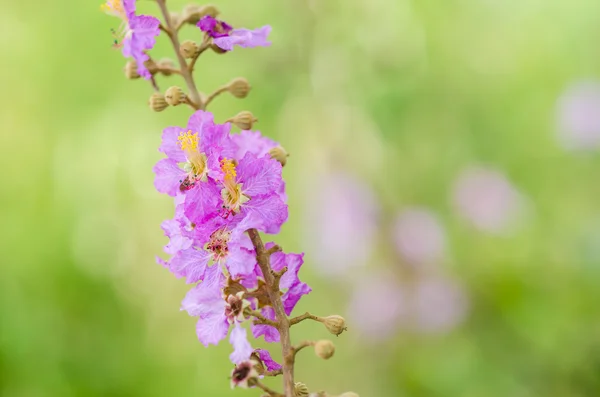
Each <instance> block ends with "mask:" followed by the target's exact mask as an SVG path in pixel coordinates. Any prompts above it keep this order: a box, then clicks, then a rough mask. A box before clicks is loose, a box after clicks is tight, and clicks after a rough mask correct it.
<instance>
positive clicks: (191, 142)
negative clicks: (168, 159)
mask: <svg viewBox="0 0 600 397" xmlns="http://www.w3.org/2000/svg"><path fill="white" fill-rule="evenodd" d="M177 140H178V141H179V145H180V146H181V149H182V150H185V151H186V152H192V151H198V142H199V139H198V133H197V132H196V133H195V134H192V131H188V132H181V133H180V134H179V138H177Z"/></svg>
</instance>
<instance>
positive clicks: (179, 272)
mask: <svg viewBox="0 0 600 397" xmlns="http://www.w3.org/2000/svg"><path fill="white" fill-rule="evenodd" d="M210 258H211V253H210V252H207V251H205V250H197V249H195V248H188V249H186V250H183V251H179V252H178V253H177V254H176V255H175V256H174V257H173V259H171V263H170V265H169V269H170V270H171V271H172V272H173V274H175V275H176V276H177V277H185V280H186V282H187V283H188V284H192V283H197V282H198V281H200V280H202V279H203V277H204V272H205V271H206V266H207V265H208V261H209V260H210Z"/></svg>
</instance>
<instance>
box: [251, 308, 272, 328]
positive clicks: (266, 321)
mask: <svg viewBox="0 0 600 397" xmlns="http://www.w3.org/2000/svg"><path fill="white" fill-rule="evenodd" d="M248 314H249V315H251V316H254V317H256V318H257V319H258V320H259V321H255V324H259V323H260V324H265V325H270V326H271V327H275V328H277V326H278V325H279V324H278V323H277V321H273V320H269V319H268V318H266V317H265V316H263V315H262V314H260V312H257V311H254V310H249V311H248Z"/></svg>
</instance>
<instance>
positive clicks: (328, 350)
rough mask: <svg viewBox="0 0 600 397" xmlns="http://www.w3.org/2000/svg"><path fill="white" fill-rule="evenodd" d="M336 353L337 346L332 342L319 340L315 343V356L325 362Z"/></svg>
mask: <svg viewBox="0 0 600 397" xmlns="http://www.w3.org/2000/svg"><path fill="white" fill-rule="evenodd" d="M333 353H335V346H334V345H333V343H332V342H331V341H328V340H325V339H323V340H319V341H317V342H316V343H315V354H316V355H317V356H319V357H321V358H322V359H323V360H329V359H330V358H331V356H333Z"/></svg>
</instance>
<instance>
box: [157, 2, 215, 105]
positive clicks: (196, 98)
mask: <svg viewBox="0 0 600 397" xmlns="http://www.w3.org/2000/svg"><path fill="white" fill-rule="evenodd" d="M165 1H166V0H156V2H157V3H158V7H159V8H160V12H161V13H162V14H163V17H164V19H165V24H166V26H165V28H166V30H164V31H165V33H166V34H167V36H169V39H170V40H171V44H173V49H174V50H175V55H177V60H178V61H179V66H180V70H181V76H182V77H183V79H184V80H185V84H186V85H187V88H188V90H189V96H190V99H191V100H192V102H194V103H195V104H198V109H203V108H204V106H203V103H202V99H201V98H200V93H199V92H198V89H197V88H196V83H195V82H194V76H192V73H191V72H190V70H189V69H188V65H187V62H186V61H185V58H183V55H181V53H180V52H179V37H178V33H177V30H176V29H175V26H173V22H172V21H171V16H170V15H169V10H167V5H166V3H165Z"/></svg>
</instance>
